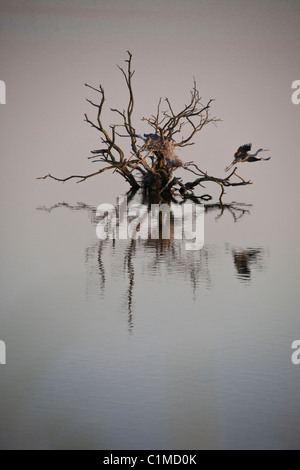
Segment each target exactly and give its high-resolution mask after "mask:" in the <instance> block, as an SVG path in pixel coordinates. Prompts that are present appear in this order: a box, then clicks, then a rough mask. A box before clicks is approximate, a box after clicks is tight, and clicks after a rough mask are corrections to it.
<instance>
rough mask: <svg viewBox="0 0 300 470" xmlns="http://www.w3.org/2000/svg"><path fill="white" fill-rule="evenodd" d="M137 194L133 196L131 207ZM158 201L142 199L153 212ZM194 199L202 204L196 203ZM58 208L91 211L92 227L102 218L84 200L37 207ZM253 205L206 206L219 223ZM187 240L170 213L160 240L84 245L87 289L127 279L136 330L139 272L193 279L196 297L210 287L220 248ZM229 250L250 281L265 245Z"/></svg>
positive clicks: (128, 306) (238, 271)
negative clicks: (195, 246) (191, 247)
mask: <svg viewBox="0 0 300 470" xmlns="http://www.w3.org/2000/svg"><path fill="white" fill-rule="evenodd" d="M134 195H135V194H129V197H128V199H127V202H128V206H129V205H130V204H129V203H130V201H132V200H133V198H134ZM155 202H156V201H149V199H146V198H145V197H144V196H143V195H142V200H141V203H142V204H144V205H147V204H148V206H149V210H150V207H151V204H152V203H155ZM194 202H196V203H198V201H194ZM181 204H182V202H181ZM59 207H64V208H68V209H70V210H80V211H82V210H85V211H87V212H88V213H89V215H90V218H91V221H92V223H93V225H96V224H97V223H98V221H99V217H97V215H96V211H97V208H96V207H93V206H89V205H86V204H84V203H77V205H73V206H72V205H69V204H67V203H58V204H56V205H54V206H52V207H50V208H45V207H39V208H38V209H40V210H46V211H48V212H51V211H52V210H54V209H57V208H59ZM250 207H251V206H250V205H247V204H241V203H232V204H224V205H220V204H205V214H215V219H216V221H217V220H219V219H220V218H221V217H222V216H223V215H224V214H225V213H228V214H230V215H231V216H232V217H233V220H234V222H238V221H239V220H240V219H241V217H243V216H244V215H245V214H250ZM116 209H117V207H116ZM116 212H117V210H116ZM117 216H118V214H117ZM160 228H161V227H160ZM185 242H186V241H185V240H177V239H174V219H173V218H172V217H171V220H170V238H169V239H165V238H162V231H161V230H160V232H159V238H158V239H153V238H148V239H146V240H142V239H138V240H134V239H131V238H129V239H127V240H119V239H116V240H114V239H109V238H107V239H106V240H97V241H96V242H95V243H93V244H92V245H90V246H89V247H87V248H86V265H87V267H88V273H89V274H88V278H89V279H88V287H89V289H90V290H94V289H96V291H98V293H100V295H101V296H104V295H105V292H106V291H107V290H108V286H107V280H108V278H109V277H110V276H111V277H113V278H119V279H120V278H121V279H123V280H124V279H125V280H126V283H127V288H126V291H123V292H124V293H123V295H124V302H125V303H126V310H127V314H128V328H129V331H132V328H133V303H134V290H135V284H136V281H137V279H138V278H139V275H142V276H143V275H144V274H147V278H149V277H150V278H151V277H153V278H158V277H163V276H165V275H167V277H168V280H172V278H173V279H176V280H178V279H179V280H182V281H183V282H185V283H187V282H189V283H190V285H191V286H192V289H193V297H194V299H195V298H196V291H197V287H198V286H199V285H200V284H202V285H204V286H205V287H206V288H207V289H210V288H211V286H212V279H211V275H210V269H209V267H210V264H211V262H212V261H213V260H214V259H216V256H217V255H216V247H215V246H213V245H206V244H205V245H204V247H203V248H202V249H201V250H195V251H188V250H186V248H185ZM229 252H231V254H232V258H233V263H234V266H235V269H236V277H237V279H238V280H240V281H248V282H249V281H250V280H251V272H252V268H255V269H258V270H262V268H263V257H264V250H263V248H251V247H249V248H247V249H244V248H230V250H229ZM120 286H122V284H120ZM121 288H122V287H121Z"/></svg>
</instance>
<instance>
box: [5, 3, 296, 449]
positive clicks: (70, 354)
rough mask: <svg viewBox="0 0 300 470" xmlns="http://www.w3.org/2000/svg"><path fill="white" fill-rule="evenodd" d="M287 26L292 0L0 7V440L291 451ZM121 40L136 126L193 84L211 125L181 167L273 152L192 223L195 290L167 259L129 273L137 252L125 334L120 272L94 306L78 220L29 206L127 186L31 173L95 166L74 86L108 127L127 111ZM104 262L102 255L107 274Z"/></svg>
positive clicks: (290, 72) (290, 40)
mask: <svg viewBox="0 0 300 470" xmlns="http://www.w3.org/2000/svg"><path fill="white" fill-rule="evenodd" d="M299 24H300V5H299V2H298V0H295V1H292V0H285V1H277V0H272V1H267V0H264V1H261V0H260V1H251V2H250V1H242V0H240V1H233V0H229V1H211V0H210V1H202V0H185V1H182V0H172V1H171V0H169V1H168V0H161V1H155V0H154V1H151V2H150V1H149V2H146V1H140V0H139V1H136V0H130V1H129V0H123V1H119V0H117V1H113V2H111V1H110V2H108V1H104V0H99V1H85V2H81V1H76V0H72V1H69V0H64V1H31V0H27V1H15V0H9V1H3V0H0V79H1V80H4V81H5V83H6V88H7V97H6V104H5V105H0V125H1V140H0V152H1V174H0V191H1V203H0V216H1V254H0V263H1V264H0V266H1V288H0V289H1V295H0V299H1V300H0V302H1V304H0V305H1V318H0V339H1V340H3V341H5V342H6V344H7V349H8V363H7V365H6V366H1V369H0V384H1V385H0V387H1V400H2V402H1V404H0V408H2V409H1V413H2V416H3V417H2V420H1V423H2V424H1V428H2V429H1V442H0V444H1V446H2V447H3V448H13V447H14V446H17V447H18V446H19V447H25V448H28V447H29V448H30V447H31V448H35V447H36V448H56V447H61V448H64V447H87V448H89V447H94V448H101V447H102V448H113V447H115V448H120V447H122V446H123V448H135V447H139V448H147V447H148V448H154V447H156V448H166V447H167V446H168V447H169V448H176V447H177V448H188V447H190V448H191V447H194V448H200V447H201V448H205V447H213V448H229V447H239V448H245V447H256V448H257V447H268V448H276V447H282V448H289V447H292V448H297V447H299V438H298V437H297V436H299V435H300V430H299V423H298V420H297V419H298V418H297V416H299V411H300V410H299V401H298V399H297V397H298V390H299V386H300V384H299V370H300V369H299V367H298V368H297V367H296V366H292V365H291V361H290V355H291V349H290V345H291V343H292V341H293V340H295V339H299V337H300V324H299V319H298V314H299V293H298V284H299V267H298V265H299V247H298V238H299V237H298V233H299V220H300V219H299V208H298V200H299V195H300V191H299V181H298V180H299V157H300V155H299V146H300V138H299V124H300V105H298V106H295V105H293V104H292V102H291V95H292V91H293V90H292V89H291V84H292V82H293V81H294V80H297V79H298V80H299V79H300V64H299V45H300V28H299ZM127 50H130V51H131V52H132V54H133V66H134V68H135V69H136V73H135V75H134V79H133V84H134V90H135V102H136V105H135V111H134V118H135V127H136V129H137V131H138V132H140V133H142V132H147V131H148V130H149V129H148V128H147V126H145V124H143V123H142V122H141V121H140V118H141V117H142V116H148V115H150V114H151V113H153V112H154V111H155V110H156V106H157V102H158V99H159V97H160V96H162V97H165V96H168V97H169V98H170V100H171V102H172V103H173V104H174V108H175V109H179V107H180V106H182V105H183V104H185V102H186V101H187V100H188V98H189V90H190V88H191V86H192V83H193V77H195V79H196V81H197V84H198V88H199V90H200V93H201V96H202V97H203V100H204V101H205V100H208V99H210V98H214V99H215V100H216V101H215V102H214V103H213V105H212V114H213V115H214V116H216V117H218V118H220V119H222V122H220V123H218V125H217V127H215V126H214V125H211V126H207V127H206V128H204V129H203V131H202V132H201V133H200V134H199V135H198V136H197V138H196V144H195V146H193V147H187V148H186V149H182V150H181V152H180V155H179V156H180V158H182V160H191V159H193V160H194V161H195V162H196V163H197V164H198V165H199V166H200V167H201V168H202V169H203V170H207V171H208V172H209V173H212V174H214V175H217V176H223V175H224V168H225V166H226V165H228V164H229V163H230V162H231V160H232V157H233V154H234V152H235V151H236V149H237V147H238V146H239V145H241V144H244V143H247V142H252V143H253V148H254V150H256V149H257V148H260V147H264V148H268V149H270V150H271V152H270V156H271V157H272V158H271V160H270V161H269V162H262V163H257V164H253V165H251V164H246V163H245V164H244V165H241V168H240V171H239V173H240V174H241V175H242V176H244V177H245V178H249V179H251V180H252V181H254V182H255V184H254V185H251V186H248V187H245V188H229V189H228V191H227V195H226V196H225V200H226V201H227V202H231V201H233V200H235V201H239V202H243V203H249V204H253V209H252V211H251V217H248V219H247V218H246V217H245V218H244V219H243V220H246V222H242V221H241V222H240V223H239V224H234V222H233V221H232V218H225V219H224V220H222V221H220V222H219V224H216V223H215V221H214V218H211V219H210V218H208V217H207V219H206V233H205V240H206V244H207V248H208V253H212V255H211V258H212V259H213V260H214V269H213V274H212V276H211V279H210V281H211V285H210V287H209V288H207V286H206V287H205V286H204V284H205V282H206V281H209V279H208V278H207V277H206V278H205V276H204V278H205V279H204V280H203V282H204V281H205V282H204V284H203V291H202V290H201V289H202V288H201V289H200V293H199V292H198V297H197V296H196V298H195V297H194V298H193V294H192V290H191V288H190V285H189V283H188V280H186V279H185V276H184V275H182V273H181V274H180V270H178V271H177V270H176V268H174V269H173V271H171V272H170V271H168V270H167V271H166V272H163V273H161V274H159V275H157V276H156V277H155V276H153V275H152V274H153V273H152V274H151V272H150V270H147V269H146V268H145V269H143V265H142V264H141V263H142V260H143V257H145V259H150V258H151V255H152V254H153V253H152V252H151V250H150V249H149V250H148V251H146V252H144V251H142V250H141V251H140V260H139V261H138V257H137V266H139V268H138V269H140V272H141V273H144V274H143V275H144V278H143V277H142V274H141V277H140V284H136V286H135V295H136V304H135V314H136V315H135V319H136V322H137V324H136V328H135V329H133V332H132V331H131V332H129V331H128V325H127V320H128V319H127V307H126V300H125V304H124V303H122V302H123V300H124V299H123V297H122V295H123V294H122V295H121V292H123V290H122V289H123V287H122V286H123V283H124V285H125V284H126V282H127V280H126V279H123V280H121V281H120V280H118V279H117V280H115V278H114V274H112V280H111V283H110V284H109V285H110V287H109V289H111V292H110V295H107V297H105V299H104V300H103V295H102V297H101V296H100V297H99V295H98V294H95V292H94V290H93V282H94V283H95V282H96V281H95V279H96V277H95V276H96V275H94V274H95V273H94V271H93V269H94V270H95V269H96V270H97V269H98V268H97V267H96V268H95V267H94V268H93V263H90V262H89V260H88V259H87V258H86V256H87V254H86V250H88V249H90V250H93V248H92V247H93V246H94V245H95V244H96V245H97V243H98V242H97V239H96V234H95V228H94V227H93V226H92V224H91V223H90V221H89V218H88V216H87V214H86V213H85V212H80V211H79V212H78V211H77V212H73V211H72V212H71V211H68V210H67V209H58V210H57V211H54V212H51V214H50V215H49V214H48V213H46V212H41V211H37V210H36V208H37V207H40V206H46V207H50V206H51V205H53V204H56V203H58V202H63V201H65V202H67V203H69V204H76V203H77V201H81V202H84V203H86V204H90V205H91V206H98V205H99V204H101V203H103V202H112V203H114V201H115V199H116V197H117V196H118V195H119V194H121V193H123V192H124V191H125V190H127V186H126V184H125V183H124V182H123V180H122V179H121V178H118V177H117V176H115V175H114V176H110V175H108V174H105V175H103V176H102V177H101V176H100V177H98V178H94V179H90V180H87V181H86V182H85V183H82V184H76V183H75V181H70V182H68V183H65V184H60V183H57V182H55V181H51V180H46V181H38V180H36V179H35V178H36V177H37V176H43V175H45V174H47V173H48V172H51V173H52V174H55V175H56V176H59V177H65V176H68V175H69V174H86V173H89V172H91V171H93V170H94V168H97V167H96V166H95V165H96V164H92V163H90V162H89V161H88V160H87V159H86V157H87V156H88V155H89V152H90V150H91V149H94V148H98V146H99V136H98V135H97V132H96V131H95V130H94V129H91V128H90V127H89V126H88V125H87V124H86V123H84V121H83V115H84V113H85V112H87V113H88V114H89V117H90V118H92V117H93V116H94V114H93V113H94V109H91V107H90V105H89V104H88V103H87V102H86V101H85V98H86V97H88V98H90V99H93V98H95V99H97V96H95V93H93V91H92V90H90V89H88V88H86V87H85V86H84V83H89V84H91V85H93V86H96V87H97V86H98V85H99V84H100V83H101V84H102V85H103V86H104V89H105V92H106V98H107V102H106V108H105V121H106V122H107V124H109V123H111V122H113V120H115V116H114V115H111V114H110V113H109V108H110V107H117V106H118V107H120V108H121V109H122V108H124V107H126V104H127V89H126V87H125V84H124V82H123V78H122V74H121V73H120V71H119V70H118V68H117V67H116V64H119V65H121V66H122V65H123V64H124V62H123V61H124V59H126V58H127V54H126V51H127ZM210 189H211V188H210V187H209V185H208V186H207V191H208V192H209V191H210ZM211 190H212V191H214V189H213V188H212V189H211ZM236 247H238V248H241V247H242V248H243V249H245V248H249V247H250V248H251V247H260V248H262V250H263V253H264V263H263V264H264V269H262V270H261V271H262V272H260V274H259V270H258V271H257V278H256V283H255V282H254V283H252V284H251V286H250V285H249V283H248V284H247V283H246V284H247V285H248V288H245V285H246V284H245V283H244V284H243V285H242V284H241V283H240V282H238V281H237V279H236V273H235V272H234V268H233V265H232V262H231V261H229V260H230V258H226V256H227V255H228V253H231V251H232V250H234V249H235V248H236ZM96 249H97V247H96V248H95V250H96ZM118 253H119V255H118ZM122 255H123V249H122V247H121V248H120V247H119V251H118V252H117V254H116V259H117V260H118V259H119V263H120V266H119V267H116V272H117V271H118V270H120V272H121V271H122ZM118 256H119V257H118ZM207 256H208V257H209V255H207ZM94 259H95V260H97V254H96V251H95V255H94ZM110 260H111V258H110V257H109V256H108V258H107V259H106V264H107V265H108V266H109V265H110ZM226 260H227V261H226ZM163 262H166V266H168V261H167V258H166V260H165V261H164V260H163V257H162V263H163ZM186 265H189V261H187V262H186V264H184V266H186ZM254 271H255V270H254ZM172 272H173V274H174V276H173V281H172V283H171V281H170V276H171V274H172ZM93 273H94V274H93ZM93 276H94V277H93ZM225 279H226V282H225V281H224V280H225ZM229 279H230V280H229ZM96 283H97V282H96ZM114 283H116V284H114ZM126 285H127V284H126ZM91 286H92V287H91ZM149 286H150V287H149ZM241 286H242V287H241ZM247 289H248V290H247ZM149 291H150V292H151V295H150V297H149ZM179 293H180V295H179ZM178 295H179V297H178ZM138 299H140V300H138ZM154 299H156V300H154ZM170 299H171V300H170ZM170 302H171V303H170ZM224 309H225V312H224ZM199 310H201V315H200V316H198V313H199ZM183 311H184V312H188V313H187V317H185V316H183V315H182V312H183ZM129 330H130V328H129ZM258 338H259V340H258ZM256 341H259V345H258V344H257V343H256ZM100 345H101V347H100ZM200 345H201V347H200ZM218 346H220V350H221V351H223V352H222V354H221V355H220V356H218V354H217V353H216V352H215V350H216V349H218ZM98 348H100V350H98ZM216 355H217V356H216ZM196 358H198V359H199V362H197V361H198V359H196ZM99 361H100V362H99ZM97 371H98V372H99V371H101V374H102V373H103V376H102V375H101V374H100V375H101V377H103V378H102V379H101V380H100V378H99V377H100V376H99V375H98V373H97ZM249 371H250V373H251V376H250V378H249V377H248V376H247V377H246V379H245V380H244V381H243V383H242V384H239V381H238V378H239V377H243V373H244V372H245V374H246V372H249ZM148 373H149V375H147V374H148ZM66 377H68V379H66ZM264 380H265V381H266V382H264ZM199 384H201V387H203V388H201V387H200V388H201V392H199V395H198V391H199V390H200V389H199ZM139 386H140V388H139ZM133 389H134V390H135V393H133ZM74 390H76V392H74ZM118 390H120V392H118ZM100 391H101V393H103V396H104V397H106V398H105V399H104V398H103V401H101V400H100V402H101V403H100V405H99V403H98V402H97V398H95V397H98V398H99V396H101V393H100ZM255 391H256V392H257V393H255ZM73 393H76V397H75V396H73V401H72V399H71V397H70V395H72V394H73ZM81 400H82V402H81ZM239 400H240V401H239ZM83 402H84V403H83ZM146 403H147V405H146ZM247 404H248V405H249V407H247V406H246V405H247ZM1 405H2V406H1ZM98 405H99V406H98ZM97 410H98V411H99V413H100V415H101V419H100V418H99V417H98V415H97V412H96V411H97ZM263 411H266V415H264V413H263ZM247 419H249V422H248V421H247ZM100 421H101V426H102V427H101V429H102V431H101V432H102V434H101V433H100V432H99V429H98V426H99V423H100ZM70 423H71V424H70ZM70 429H71V431H70ZM74 429H77V430H78V429H83V432H82V435H80V436H77V434H76V432H78V431H76V432H75V431H74ZM158 430H159V432H158ZM271 430H274V432H273V431H271ZM172 433H173V434H172ZM176 433H177V434H176ZM75 434H76V436H75ZM125 435H126V436H127V440H126V438H125V437H124V436H125ZM167 436H168V437H167Z"/></svg>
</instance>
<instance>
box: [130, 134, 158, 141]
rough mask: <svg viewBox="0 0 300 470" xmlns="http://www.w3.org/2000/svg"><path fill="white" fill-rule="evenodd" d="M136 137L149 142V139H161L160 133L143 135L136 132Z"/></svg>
mask: <svg viewBox="0 0 300 470" xmlns="http://www.w3.org/2000/svg"><path fill="white" fill-rule="evenodd" d="M135 136H136V137H138V138H139V139H142V140H143V141H144V142H148V140H153V141H158V140H161V137H160V136H159V135H158V134H144V135H143V136H142V135H140V134H136V135H135Z"/></svg>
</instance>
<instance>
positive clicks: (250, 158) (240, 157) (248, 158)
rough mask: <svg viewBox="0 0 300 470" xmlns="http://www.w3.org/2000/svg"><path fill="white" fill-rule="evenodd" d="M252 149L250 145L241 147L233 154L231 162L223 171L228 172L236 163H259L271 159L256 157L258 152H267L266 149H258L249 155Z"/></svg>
mask: <svg viewBox="0 0 300 470" xmlns="http://www.w3.org/2000/svg"><path fill="white" fill-rule="evenodd" d="M251 148H252V144H244V145H241V146H240V147H239V148H238V149H237V151H236V152H235V154H234V160H233V162H232V163H231V164H230V165H229V166H227V167H226V168H225V171H228V170H230V168H231V167H232V166H233V165H235V164H236V163H241V162H259V161H260V160H270V158H271V157H268V158H263V157H257V155H258V154H259V153H260V152H268V151H269V150H268V149H258V150H257V151H256V152H255V153H249V152H250V150H251Z"/></svg>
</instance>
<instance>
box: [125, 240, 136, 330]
mask: <svg viewBox="0 0 300 470" xmlns="http://www.w3.org/2000/svg"><path fill="white" fill-rule="evenodd" d="M135 249H136V243H135V240H131V242H130V245H129V247H128V248H127V250H126V252H125V258H124V272H125V271H127V273H128V278H129V286H128V290H127V294H126V298H127V309H128V328H129V332H132V329H133V317H132V301H133V288H134V266H133V257H134V256H135Z"/></svg>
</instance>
